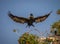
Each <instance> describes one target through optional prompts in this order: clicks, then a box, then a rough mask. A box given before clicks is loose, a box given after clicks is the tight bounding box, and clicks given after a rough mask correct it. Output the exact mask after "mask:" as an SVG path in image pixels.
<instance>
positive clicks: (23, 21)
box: [8, 12, 28, 24]
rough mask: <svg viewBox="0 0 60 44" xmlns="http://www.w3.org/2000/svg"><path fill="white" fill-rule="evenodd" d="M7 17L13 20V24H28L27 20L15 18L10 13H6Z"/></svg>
mask: <svg viewBox="0 0 60 44" xmlns="http://www.w3.org/2000/svg"><path fill="white" fill-rule="evenodd" d="M8 15H9V17H10V18H11V19H12V20H14V21H15V22H18V23H22V24H24V23H27V22H28V19H27V18H23V17H17V16H14V15H13V14H11V13H10V12H9V13H8Z"/></svg>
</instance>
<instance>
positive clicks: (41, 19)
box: [34, 11, 52, 23]
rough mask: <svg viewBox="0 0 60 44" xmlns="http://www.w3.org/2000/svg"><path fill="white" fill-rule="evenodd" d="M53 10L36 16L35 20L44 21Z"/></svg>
mask: <svg viewBox="0 0 60 44" xmlns="http://www.w3.org/2000/svg"><path fill="white" fill-rule="evenodd" d="M51 12H52V11H51ZM51 12H50V13H48V14H46V15H44V16H39V17H36V18H35V19H34V21H35V22H36V23H38V22H42V21H44V20H45V19H46V18H47V17H48V16H49V15H50V14H51Z"/></svg>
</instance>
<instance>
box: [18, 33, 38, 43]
mask: <svg viewBox="0 0 60 44" xmlns="http://www.w3.org/2000/svg"><path fill="white" fill-rule="evenodd" d="M37 38H38V36H35V35H32V34H29V33H24V34H23V35H22V36H21V37H20V38H19V40H18V42H19V44H38V41H37Z"/></svg>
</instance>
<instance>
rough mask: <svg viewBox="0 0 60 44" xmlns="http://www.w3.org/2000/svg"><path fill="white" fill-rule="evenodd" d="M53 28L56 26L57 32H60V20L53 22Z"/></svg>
mask: <svg viewBox="0 0 60 44" xmlns="http://www.w3.org/2000/svg"><path fill="white" fill-rule="evenodd" d="M52 28H53V30H54V29H55V28H56V29H57V32H58V33H59V34H60V20H59V21H57V22H54V23H53V24H52Z"/></svg>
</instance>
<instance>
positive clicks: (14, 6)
mask: <svg viewBox="0 0 60 44" xmlns="http://www.w3.org/2000/svg"><path fill="white" fill-rule="evenodd" d="M59 4H60V0H0V44H18V41H17V40H18V39H19V36H18V35H17V34H16V33H14V32H13V29H17V31H19V35H20V36H21V35H22V34H23V33H25V32H27V31H29V30H31V29H34V28H33V27H31V28H26V24H19V23H16V22H14V21H13V20H11V19H10V18H9V17H8V11H11V13H12V14H14V15H16V16H21V17H26V18H28V17H29V14H30V13H33V15H34V17H37V16H42V15H45V14H47V13H49V12H50V11H53V12H52V13H51V15H50V16H49V17H48V18H47V19H46V20H45V21H44V22H42V23H37V24H34V25H35V26H36V27H35V28H36V29H38V30H39V31H40V32H43V33H44V32H45V31H46V30H47V31H48V33H49V31H50V28H51V26H50V25H51V24H53V23H54V22H56V21H58V20H60V16H59V15H57V14H56V11H57V10H58V9H60V5H59ZM30 33H32V34H36V35H40V34H39V33H38V32H37V31H35V30H33V31H31V32H30ZM45 35H46V33H45Z"/></svg>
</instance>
